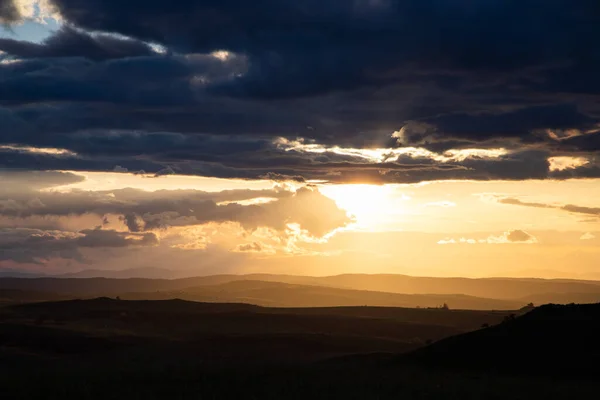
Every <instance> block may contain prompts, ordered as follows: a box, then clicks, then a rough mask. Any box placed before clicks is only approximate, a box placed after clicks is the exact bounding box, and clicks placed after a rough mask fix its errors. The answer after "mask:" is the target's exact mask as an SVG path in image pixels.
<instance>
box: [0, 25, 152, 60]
mask: <svg viewBox="0 0 600 400" xmlns="http://www.w3.org/2000/svg"><path fill="white" fill-rule="evenodd" d="M0 51H4V52H5V53H7V54H9V55H11V56H15V57H19V58H51V57H84V58H89V59H91V60H106V59H111V58H123V57H139V56H150V55H153V54H155V52H154V51H153V50H152V48H151V47H150V46H149V45H147V44H145V43H143V42H140V41H138V40H132V39H124V38H118V37H115V36H112V35H106V34H96V35H91V34H89V33H86V32H83V31H80V30H77V29H73V28H71V27H68V26H65V27H63V28H61V29H60V30H59V31H57V32H56V33H54V34H52V36H50V37H49V38H48V39H46V40H45V41H44V42H42V43H39V44H38V43H31V42H27V41H23V40H14V39H5V38H0Z"/></svg>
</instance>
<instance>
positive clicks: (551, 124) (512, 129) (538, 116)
mask: <svg viewBox="0 0 600 400" xmlns="http://www.w3.org/2000/svg"><path fill="white" fill-rule="evenodd" d="M596 121H597V120H596V119H594V118H591V117H590V116H588V115H585V114H583V113H582V112H580V111H579V110H578V109H577V107H576V106H575V105H574V104H556V105H544V106H533V107H528V108H521V109H517V110H511V111H508V112H495V113H490V112H484V113H476V114H466V113H456V114H446V115H441V116H437V117H434V118H427V119H423V120H421V121H419V123H417V124H413V125H412V126H411V125H410V124H409V125H407V126H406V128H405V129H404V130H403V131H402V135H401V137H400V138H399V142H400V143H401V144H403V145H407V146H424V147H428V148H432V149H434V150H438V151H439V150H448V149H452V148H460V147H468V146H471V147H472V146H477V145H478V144H479V143H478V142H485V141H490V140H493V139H498V138H505V139H506V138H516V139H521V142H522V143H535V142H541V141H543V140H544V139H545V137H544V136H546V135H541V134H540V132H539V131H541V130H565V129H571V128H582V129H586V128H587V129H591V128H593V127H594V125H595V122H596ZM458 141H463V142H462V143H459V142H458Z"/></svg>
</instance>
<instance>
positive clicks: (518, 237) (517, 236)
mask: <svg viewBox="0 0 600 400" xmlns="http://www.w3.org/2000/svg"><path fill="white" fill-rule="evenodd" d="M506 239H507V240H508V241H509V242H512V243H523V242H529V241H532V240H534V237H533V236H531V235H530V234H529V233H527V232H525V231H522V230H519V229H517V230H514V231H510V232H508V235H506Z"/></svg>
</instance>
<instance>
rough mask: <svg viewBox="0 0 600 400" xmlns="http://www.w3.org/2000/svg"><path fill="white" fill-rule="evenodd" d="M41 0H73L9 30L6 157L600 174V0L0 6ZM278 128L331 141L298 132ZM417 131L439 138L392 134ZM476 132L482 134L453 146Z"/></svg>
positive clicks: (238, 167)
mask: <svg viewBox="0 0 600 400" xmlns="http://www.w3.org/2000/svg"><path fill="white" fill-rule="evenodd" d="M34 4H37V5H38V6H40V5H41V8H40V7H37V8H36V7H34ZM38 9H40V10H41V14H44V15H48V14H52V13H55V14H60V18H61V21H62V25H61V28H60V29H59V30H58V31H56V32H54V33H53V34H52V35H51V36H50V37H49V38H48V39H47V40H45V41H44V42H42V43H29V42H24V41H19V40H14V39H6V38H4V39H0V51H2V53H0V152H1V154H0V167H3V168H29V169H31V168H32V166H35V168H38V169H45V170H51V169H55V170H93V171H110V170H112V169H113V168H114V166H115V165H120V166H122V167H123V168H127V169H128V170H129V171H139V170H144V171H147V172H148V173H149V174H156V173H159V172H160V171H169V168H171V169H172V170H173V171H176V172H177V173H178V174H191V175H203V176H218V177H236V178H244V179H263V178H264V177H268V176H272V177H273V178H272V179H274V180H275V179H277V180H282V179H283V180H287V179H292V180H295V181H297V182H301V181H302V180H305V181H308V180H312V179H315V180H328V181H332V182H373V183H412V182H419V181H427V180H440V179H477V180H490V179H513V180H521V179H549V178H550V179H567V178H579V177H600V165H598V163H597V162H595V161H594V160H595V159H594V155H595V153H597V152H598V151H600V140H599V138H600V134H599V133H598V129H599V128H598V127H599V125H598V124H599V123H600V107H599V106H598V103H597V101H595V100H594V99H595V97H597V95H598V94H599V93H600V78H599V77H598V74H597V72H596V71H597V70H598V69H599V68H600V60H599V59H598V57H597V55H596V50H595V47H594V42H593V40H592V39H591V38H594V37H597V36H600V24H599V23H596V22H598V18H599V16H600V8H599V6H598V4H597V2H596V1H594V0H581V1H577V2H574V1H571V0H555V1H553V2H552V3H551V4H546V5H545V6H544V7H543V9H540V7H538V6H536V5H535V4H533V3H529V2H516V1H509V2H506V1H505V2H501V1H496V2H472V1H467V0H456V1H451V2H440V1H435V2H425V3H424V2H423V1H421V0H407V1H405V0H386V1H379V2H372V1H367V0H364V1H363V0H357V1H346V2H339V1H337V0H324V1H318V2H317V1H309V2H307V3H306V4H304V3H302V5H299V4H298V2H297V1H293V0H280V1H274V0H258V1H255V2H253V3H252V5H249V4H247V2H243V1H239V0H232V1H225V2H223V1H220V2H219V1H213V0H210V1H204V2H200V3H198V2H196V1H192V0H183V1H178V2H175V3H170V2H164V1H158V0H149V1H146V2H144V4H143V7H142V6H139V4H137V3H135V2H134V3H130V2H129V3H124V2H122V1H117V0H105V1H102V2H99V1H92V0H48V1H43V2H41V3H40V2H35V1H31V0H26V1H7V0H2V1H1V2H0V19H1V20H2V21H3V22H4V23H8V24H14V23H20V22H21V21H23V20H25V19H28V18H29V19H32V18H34V19H35V18H38V19H39V18H40V17H41V16H40V15H38V14H40V13H39V12H38V11H36V10H38ZM174 26H175V27H177V29H176V31H177V32H176V33H175V31H174V30H173V27H174ZM557 26H560V27H561V28H560V29H556V27H557ZM424 27H433V28H431V29H430V28H424ZM440 32H443V34H441V33H440ZM279 137H283V138H285V139H286V140H288V141H290V142H293V141H295V140H296V139H297V138H302V139H303V140H304V143H305V144H308V143H310V144H314V145H318V146H321V150H323V149H324V151H323V152H321V153H315V152H312V153H311V152H310V151H306V146H305V148H304V149H302V148H299V149H288V150H287V151H284V150H282V149H281V148H280V147H278V146H277V144H276V143H274V142H275V141H276V140H277V138H279ZM1 146H12V147H1ZM408 147H415V148H418V150H420V151H425V150H428V151H429V152H430V153H433V156H430V155H428V156H417V155H415V154H413V155H412V156H411V155H406V154H404V155H398V154H397V153H394V151H397V150H398V149H406V148H408ZM24 148H30V149H40V148H52V149H63V150H65V151H68V152H70V153H65V154H62V155H61V154H51V153H40V152H27V151H23V149H24ZM19 149H20V150H19ZM335 149H338V150H339V149H345V150H350V149H354V150H357V149H358V150H361V151H363V155H364V152H366V151H368V150H373V149H385V150H386V151H387V152H385V153H381V154H380V155H382V156H383V157H384V159H383V161H378V160H374V159H373V158H368V157H361V154H359V153H357V152H354V153H352V152H350V151H346V152H344V154H342V152H340V151H337V152H336V151H335ZM466 149H475V150H477V151H478V152H477V153H472V154H471V155H469V156H467V157H463V158H455V159H453V160H450V161H442V160H441V157H444V155H445V154H446V152H447V151H449V150H450V151H457V150H466ZM498 149H503V150H504V153H502V155H501V156H499V157H496V158H492V157H489V156H487V155H483V154H484V153H483V151H485V150H488V151H491V150H498ZM386 154H387V155H389V154H391V155H392V157H388V156H387V155H386ZM422 154H423V153H422ZM463 154H464V153H463ZM567 157H568V158H569V159H567ZM575 159H579V160H580V162H572V161H573V160H575ZM569 160H570V161H569ZM565 166H566V167H565ZM123 172H124V171H123ZM269 174H271V175H269ZM288 177H289V178H288ZM269 179H271V178H269Z"/></svg>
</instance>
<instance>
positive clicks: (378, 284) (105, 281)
mask: <svg viewBox="0 0 600 400" xmlns="http://www.w3.org/2000/svg"><path fill="white" fill-rule="evenodd" d="M157 272H158V273H160V271H157ZM0 289H4V290H13V292H11V293H12V296H13V297H14V299H15V300H19V299H18V296H17V293H18V292H14V291H15V290H21V291H24V292H33V293H37V294H38V296H39V294H40V293H47V295H48V297H47V299H48V300H54V299H56V296H57V295H58V296H60V297H58V298H79V297H84V298H92V297H98V296H110V297H115V296H121V297H123V298H135V299H169V298H184V299H188V300H197V301H212V302H247V303H252V304H258V305H266V306H277V307H307V306H349V305H374V306H402V307H436V306H441V305H442V304H444V303H448V305H449V306H450V307H452V308H467V309H518V308H520V307H522V306H524V305H526V304H528V303H530V302H533V303H535V304H543V303H561V304H567V303H590V302H598V301H600V283H599V282H597V281H577V280H545V279H517V278H487V279H468V278H430V277H411V276H406V275H366V274H356V275H351V274H347V275H337V276H327V277H310V276H294V275H269V274H251V275H213V276H203V277H194V278H181V279H149V278H127V279H116V278H0ZM24 297H27V296H24ZM29 297H30V296H29ZM37 299H38V300H44V299H45V298H39V297H38V298H37Z"/></svg>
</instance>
